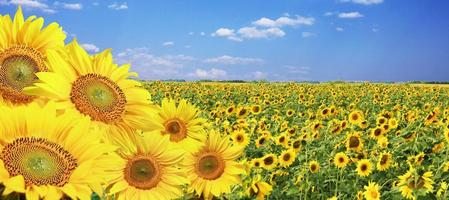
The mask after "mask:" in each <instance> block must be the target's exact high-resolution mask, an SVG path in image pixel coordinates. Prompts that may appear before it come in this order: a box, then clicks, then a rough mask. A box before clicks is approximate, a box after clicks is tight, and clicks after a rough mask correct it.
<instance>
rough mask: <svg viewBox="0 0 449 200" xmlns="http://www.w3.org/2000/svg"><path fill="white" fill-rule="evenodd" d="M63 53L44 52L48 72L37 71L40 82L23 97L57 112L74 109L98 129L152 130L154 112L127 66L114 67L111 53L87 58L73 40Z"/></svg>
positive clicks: (147, 96) (28, 89) (153, 126)
mask: <svg viewBox="0 0 449 200" xmlns="http://www.w3.org/2000/svg"><path fill="white" fill-rule="evenodd" d="M66 50H67V52H65V53H64V54H62V53H58V52H57V51H55V50H48V51H47V57H48V68H49V71H48V72H38V73H37V74H36V75H37V77H38V78H39V79H40V81H39V82H37V83H35V84H34V86H30V87H27V88H25V89H24V91H25V92H26V93H27V94H32V95H37V96H42V97H47V98H49V99H52V100H54V101H55V102H57V103H58V107H59V109H60V110H61V111H64V110H75V111H77V112H78V113H79V114H80V115H82V116H88V117H90V118H91V120H92V121H93V122H94V125H95V126H97V127H100V128H102V129H106V130H109V129H111V128H123V129H126V130H134V129H141V130H153V129H155V128H156V127H157V125H156V124H154V123H153V122H152V120H151V116H152V115H153V114H154V111H155V109H154V108H153V106H152V105H150V103H151V101H150V94H149V92H148V91H147V90H145V89H144V88H142V87H140V86H141V83H140V82H138V81H136V80H131V79H129V77H130V76H137V74H136V73H134V72H129V71H128V70H129V68H130V65H123V66H121V67H118V65H117V64H114V63H113V60H112V53H111V50H110V49H108V50H105V51H103V52H101V53H99V54H97V55H94V56H90V55H89V54H88V53H87V52H86V50H84V49H83V48H82V47H81V46H80V45H79V44H78V42H77V41H76V40H74V41H73V42H72V43H70V44H68V45H67V47H66Z"/></svg>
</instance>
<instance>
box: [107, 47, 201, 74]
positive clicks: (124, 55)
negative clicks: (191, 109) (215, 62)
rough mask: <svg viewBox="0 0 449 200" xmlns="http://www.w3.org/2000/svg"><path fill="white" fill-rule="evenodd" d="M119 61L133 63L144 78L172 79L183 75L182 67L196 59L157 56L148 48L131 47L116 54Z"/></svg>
mask: <svg viewBox="0 0 449 200" xmlns="http://www.w3.org/2000/svg"><path fill="white" fill-rule="evenodd" d="M116 60H117V63H119V64H125V63H131V66H132V68H133V70H134V71H136V72H137V73H139V75H140V77H141V78H144V79H172V78H180V77H182V73H181V71H180V70H181V69H183V68H184V67H185V66H186V65H189V64H191V63H192V62H193V61H195V60H196V59H195V58H193V57H191V56H186V55H182V54H181V55H166V56H157V55H154V54H152V53H150V51H149V49H148V48H145V47H141V48H131V49H126V50H125V51H123V52H120V53H118V54H117V56H116Z"/></svg>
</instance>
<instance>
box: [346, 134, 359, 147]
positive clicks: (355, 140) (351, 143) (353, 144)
mask: <svg viewBox="0 0 449 200" xmlns="http://www.w3.org/2000/svg"><path fill="white" fill-rule="evenodd" d="M359 145H360V141H359V138H358V137H356V136H351V137H350V138H349V147H350V148H357V147H359Z"/></svg>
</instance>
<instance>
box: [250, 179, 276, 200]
mask: <svg viewBox="0 0 449 200" xmlns="http://www.w3.org/2000/svg"><path fill="white" fill-rule="evenodd" d="M272 190H273V187H272V186H271V185H270V184H268V183H267V182H265V181H263V180H262V177H261V176H260V174H258V175H256V177H255V178H253V180H252V181H251V186H250V187H249V188H248V190H247V195H249V196H256V199H257V200H263V199H265V196H267V195H269V194H270V193H271V191H272Z"/></svg>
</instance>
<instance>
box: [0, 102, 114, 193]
mask: <svg viewBox="0 0 449 200" xmlns="http://www.w3.org/2000/svg"><path fill="white" fill-rule="evenodd" d="M0 113H1V115H0V184H2V185H3V186H4V188H3V191H2V195H5V196H6V195H8V194H10V193H12V192H16V193H21V194H25V197H26V199H61V198H62V197H63V196H68V197H70V198H72V199H78V198H79V199H90V196H91V194H92V192H96V193H97V194H99V195H102V193H103V190H102V184H103V183H105V182H108V181H110V180H111V179H112V178H113V176H112V174H110V173H108V172H107V170H110V169H112V168H111V166H113V165H114V164H115V158H116V157H115V156H116V155H115V154H114V153H113V151H114V150H115V147H114V146H112V145H109V144H104V143H102V142H101V137H100V136H101V135H100V134H99V133H96V131H97V130H94V129H91V128H90V122H89V119H88V118H85V117H82V118H80V117H79V116H78V115H77V114H75V113H73V112H66V113H64V114H62V115H58V116H57V111H56V106H55V104H54V103H52V102H49V103H48V104H47V105H45V106H44V107H40V106H39V105H38V104H37V103H30V104H27V105H26V106H16V107H14V108H10V107H4V106H0ZM114 155H115V156H114ZM0 199H3V198H1V197H0Z"/></svg>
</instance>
